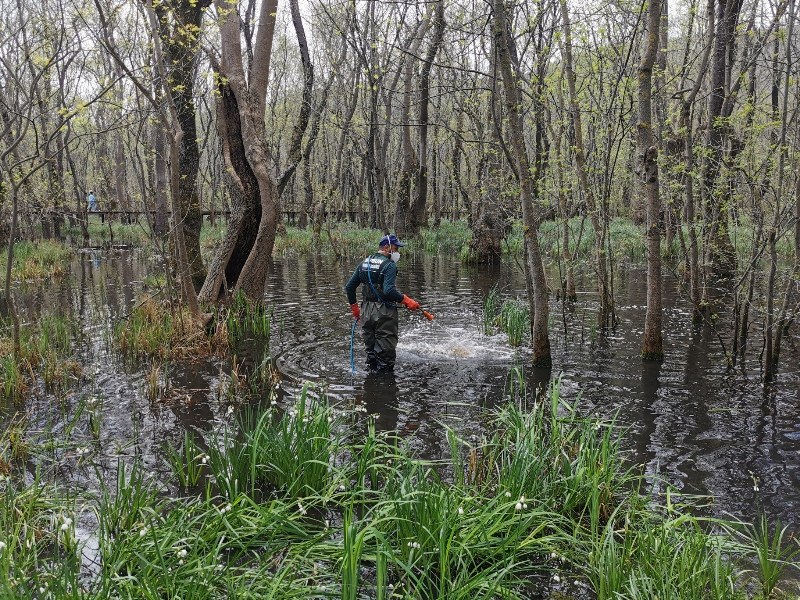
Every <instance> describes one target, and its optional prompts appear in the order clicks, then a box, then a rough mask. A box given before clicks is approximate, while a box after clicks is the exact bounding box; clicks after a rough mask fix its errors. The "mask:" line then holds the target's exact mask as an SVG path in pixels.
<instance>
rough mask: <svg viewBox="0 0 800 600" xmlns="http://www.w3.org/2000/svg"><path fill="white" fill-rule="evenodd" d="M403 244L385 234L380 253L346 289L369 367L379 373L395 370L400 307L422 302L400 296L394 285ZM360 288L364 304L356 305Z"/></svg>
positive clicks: (370, 258)
mask: <svg viewBox="0 0 800 600" xmlns="http://www.w3.org/2000/svg"><path fill="white" fill-rule="evenodd" d="M404 245H405V244H403V243H402V242H401V241H400V240H398V239H397V236H395V235H385V236H383V238H381V241H380V244H379V245H378V252H376V253H375V254H373V255H371V256H368V257H367V258H365V259H364V260H363V261H362V262H361V263H360V264H359V265H358V266H357V267H356V270H355V271H354V272H353V276H352V277H350V281H348V282H347V285H346V286H345V287H344V289H345V291H346V292H347V301H348V302H349V303H350V310H351V311H352V313H353V316H354V317H355V318H356V320H359V319H360V320H361V328H362V330H363V332H364V346H365V347H366V349H367V367H369V369H370V370H372V371H377V372H379V373H388V372H391V371H392V370H393V369H394V361H395V358H396V356H397V352H396V349H397V324H398V322H397V306H398V303H399V304H402V305H403V306H405V307H406V308H407V309H409V310H417V309H418V308H419V302H417V301H416V300H412V299H411V298H409V297H408V296H406V295H404V294H402V293H400V292H399V291H398V290H397V288H396V287H395V286H394V281H395V278H396V277H397V261H398V260H400V252H398V250H399V249H400V248H402V247H403V246H404ZM359 285H360V286H362V287H361V296H362V302H361V307H360V308H359V306H358V304H356V288H357V287H358V286H359Z"/></svg>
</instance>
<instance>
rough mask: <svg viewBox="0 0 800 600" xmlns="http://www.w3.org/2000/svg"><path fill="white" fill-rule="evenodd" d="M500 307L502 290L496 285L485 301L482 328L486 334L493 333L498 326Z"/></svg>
mask: <svg viewBox="0 0 800 600" xmlns="http://www.w3.org/2000/svg"><path fill="white" fill-rule="evenodd" d="M499 307H500V290H499V289H498V288H497V286H496V285H495V286H494V287H493V288H492V289H491V290H489V293H488V294H487V295H486V298H485V299H484V301H483V321H482V329H483V334H484V335H492V334H493V333H494V331H495V327H496V326H497V313H498V310H499Z"/></svg>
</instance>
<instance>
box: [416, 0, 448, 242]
mask: <svg viewBox="0 0 800 600" xmlns="http://www.w3.org/2000/svg"><path fill="white" fill-rule="evenodd" d="M433 19H434V28H433V35H432V37H431V43H430V46H429V47H428V53H427V55H426V56H425V60H424V62H423V63H422V71H421V74H420V86H419V87H420V99H419V119H418V123H417V126H418V131H419V151H418V152H417V157H418V162H417V177H416V195H415V197H414V201H413V202H412V203H411V210H410V211H409V217H410V219H409V224H408V225H409V227H408V230H409V233H411V234H412V235H414V234H416V233H418V232H419V230H420V229H421V228H422V227H423V226H424V225H425V224H426V221H427V219H426V210H427V206H426V205H427V202H428V109H429V104H430V76H431V69H432V68H433V61H434V60H436V55H437V54H438V52H439V48H441V46H442V41H443V40H444V26H445V22H444V0H438V2H437V4H436V11H435V13H434V17H433Z"/></svg>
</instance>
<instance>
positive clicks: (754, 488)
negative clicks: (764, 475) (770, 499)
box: [753, 484, 758, 492]
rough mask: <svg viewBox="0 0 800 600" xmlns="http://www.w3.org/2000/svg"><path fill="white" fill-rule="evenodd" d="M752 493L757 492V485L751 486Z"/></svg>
mask: <svg viewBox="0 0 800 600" xmlns="http://www.w3.org/2000/svg"><path fill="white" fill-rule="evenodd" d="M753 491H754V492H757V491H758V484H755V485H754V486H753Z"/></svg>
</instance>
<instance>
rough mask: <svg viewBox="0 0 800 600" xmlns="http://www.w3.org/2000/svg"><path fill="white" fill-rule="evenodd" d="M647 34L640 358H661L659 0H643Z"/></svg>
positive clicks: (642, 68) (641, 128)
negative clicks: (656, 112) (656, 130)
mask: <svg viewBox="0 0 800 600" xmlns="http://www.w3.org/2000/svg"><path fill="white" fill-rule="evenodd" d="M664 1H665V2H666V0H664ZM647 7H648V8H647V34H646V37H645V43H644V51H643V53H642V60H641V62H640V64H639V107H638V108H639V123H638V126H637V130H638V138H639V152H640V154H641V161H642V165H641V168H642V171H641V176H642V187H643V188H644V196H645V201H646V213H647V226H646V227H647V230H646V236H647V312H646V313H645V319H644V341H643V343H642V358H644V359H645V360H654V361H662V360H663V359H664V344H663V335H662V322H661V321H662V320H661V287H662V282H661V228H660V227H659V221H660V218H661V198H660V195H659V194H660V190H659V185H658V146H657V145H656V141H655V136H654V135H653V106H652V96H653V65H654V64H655V59H656V54H657V52H658V46H659V40H660V36H659V30H660V27H661V0H649V1H648V3H647Z"/></svg>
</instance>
